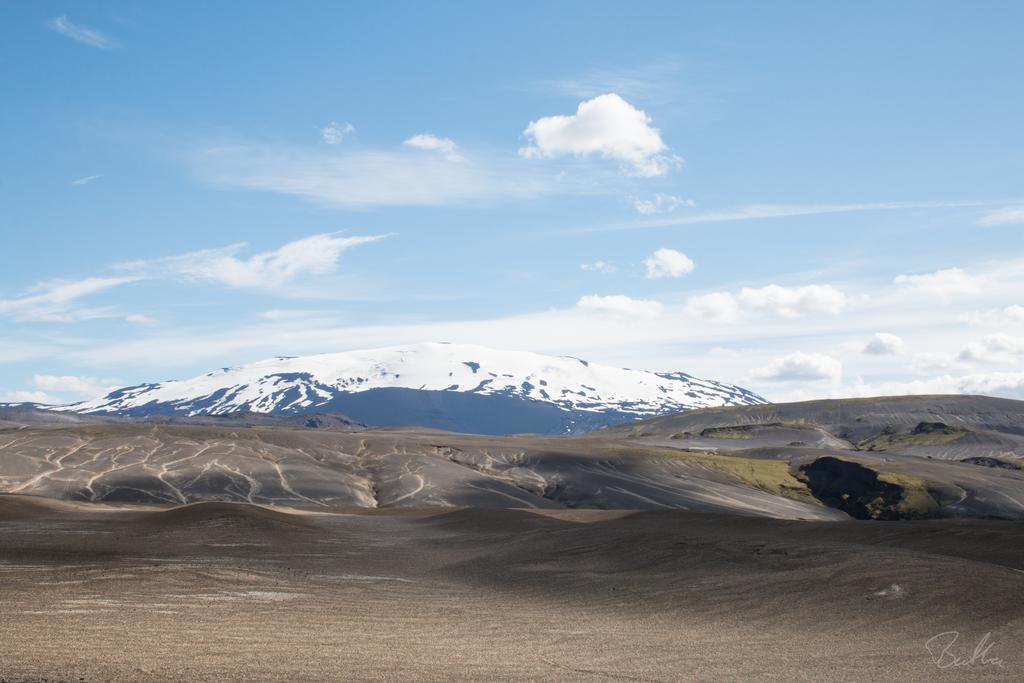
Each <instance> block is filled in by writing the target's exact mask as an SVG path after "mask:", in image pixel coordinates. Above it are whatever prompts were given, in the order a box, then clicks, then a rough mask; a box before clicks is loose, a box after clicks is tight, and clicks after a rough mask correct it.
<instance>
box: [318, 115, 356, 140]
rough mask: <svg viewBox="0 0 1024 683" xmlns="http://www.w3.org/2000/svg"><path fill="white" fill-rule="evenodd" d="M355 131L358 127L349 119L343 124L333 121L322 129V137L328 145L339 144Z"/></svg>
mask: <svg viewBox="0 0 1024 683" xmlns="http://www.w3.org/2000/svg"><path fill="white" fill-rule="evenodd" d="M354 132H356V127H355V126H353V125H352V124H351V123H349V122H348V121H346V122H345V123H342V124H338V123H335V122H334V121H331V122H330V123H328V124H327V125H326V126H324V127H323V128H321V129H320V139H321V140H323V141H324V143H326V144H328V145H337V144H339V143H340V142H341V141H342V140H344V139H345V137H346V136H347V135H350V134H351V133H354Z"/></svg>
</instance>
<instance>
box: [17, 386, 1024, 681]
mask: <svg viewBox="0 0 1024 683" xmlns="http://www.w3.org/2000/svg"><path fill="white" fill-rule="evenodd" d="M1022 416H1024V403H1021V402H1015V401H1006V400H999V399H989V398H979V397H948V396H940V397H914V398H892V399H876V400H867V401H822V402H812V403H803V404H789V405H769V406H749V407H736V408H730V409H708V410H700V411H691V412H688V413H684V414H680V415H676V416H670V417H661V418H656V419H653V420H646V421H642V422H636V423H632V424H630V425H626V426H622V427H618V428H614V429H607V430H600V431H597V432H593V433H590V434H586V435H581V436H575V437H550V436H530V435H519V436H509V437H497V436H475V435H468V434H453V433H448V432H440V431H432V430H425V429H368V428H366V427H364V426H363V425H360V424H358V423H356V422H354V421H351V420H347V419H345V418H344V417H342V416H337V415H300V416H289V417H282V418H276V417H268V416H266V415H256V414H245V413H236V414H231V415H226V416H219V417H210V416H198V417H194V418H187V417H154V418H151V419H147V420H139V419H126V418H116V417H103V418H101V417H87V416H80V415H74V414H66V413H61V414H56V415H55V414H53V413H50V412H48V411H39V410H31V409H9V410H6V411H4V412H3V413H2V414H0V681H8V680H10V681H41V680H47V681H107V680H115V681H139V680H145V681H150V680H152V681H193V680H239V681H264V680H322V681H337V680H367V681H369V680H421V681H433V680H436V681H442V680H443V681H447V680H484V679H487V680H494V679H499V680H523V681H536V680H581V681H583V680H586V681H591V680H627V681H628V680H642V681H679V680H751V679H757V680H787V681H788V680H866V679H882V680H906V681H936V680H938V681H942V680H950V681H956V680H964V679H965V678H968V677H969V678H970V679H972V680H974V679H977V680H998V681H1003V680H1007V681H1009V680H1013V681H1016V680H1020V679H1021V676H1022V674H1024V659H1022V655H1021V652H1022V650H1021V648H1020V647H1019V644H1020V643H1021V642H1022V639H1024V526H1022V525H1021V522H1020V520H1021V519H1022V518H1024V472H1022V470H1021V463H1022V462H1024V459H1022V457H1021V456H1022V455H1024V450H1022V449H1021V448H1020V444H1021V441H1022V438H1024V430H1022V425H1024V421H1022V419H1021V418H1022Z"/></svg>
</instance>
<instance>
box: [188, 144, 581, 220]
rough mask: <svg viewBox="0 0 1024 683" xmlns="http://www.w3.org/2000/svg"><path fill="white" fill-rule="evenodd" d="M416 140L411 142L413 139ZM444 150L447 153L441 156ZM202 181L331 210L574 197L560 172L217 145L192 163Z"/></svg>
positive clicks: (400, 154)
mask: <svg viewBox="0 0 1024 683" xmlns="http://www.w3.org/2000/svg"><path fill="white" fill-rule="evenodd" d="M410 139H412V138H410ZM442 151H443V150H442ZM188 162H189V163H190V165H191V166H192V168H193V170H194V171H195V172H196V173H197V174H198V175H199V177H200V178H202V179H203V180H205V181H207V182H209V183H212V184H214V185H218V186H221V187H225V188H236V189H248V190H259V191H265V192H276V193H279V194H287V195H294V196H298V197H302V198H305V199H309V200H313V201H316V202H321V203H324V204H329V205H334V206H342V207H352V208H367V207H372V206H443V205H449V204H459V203H470V202H476V201H488V200H501V201H508V200H510V199H523V198H531V197H537V196H541V195H545V194H551V193H556V192H566V191H573V188H574V187H575V186H574V185H573V184H572V182H571V181H562V180H559V179H558V178H557V174H555V173H550V174H549V173H537V172H536V170H534V169H529V168H525V167H523V166H522V165H520V164H514V163H510V162H509V161H508V160H507V159H493V158H486V159H483V160H478V159H476V158H473V157H470V156H468V155H466V154H463V155H460V157H459V159H458V160H455V159H452V158H449V157H448V156H447V155H445V154H443V153H442V154H423V153H422V146H411V145H408V146H405V148H404V149H399V150H394V149H389V150H352V151H342V150H333V149H331V150H328V149H323V148H318V149H309V148H302V147H284V146H278V145H261V144H244V145H237V144H236V145H215V146H210V147H206V148H204V149H201V150H199V151H197V152H195V153H193V154H191V155H189V157H188Z"/></svg>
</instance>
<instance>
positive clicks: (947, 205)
mask: <svg viewBox="0 0 1024 683" xmlns="http://www.w3.org/2000/svg"><path fill="white" fill-rule="evenodd" d="M998 203H1002V202H998ZM994 204H997V202H991V201H976V200H956V201H934V202H864V203H860V204H752V205H750V206H741V207H738V208H730V209H719V210H715V211H705V212H703V213H698V214H689V215H685V216H672V217H664V218H654V219H647V220H640V221H634V222H632V223H625V224H622V223H620V224H618V225H607V226H599V227H594V226H587V227H585V228H581V229H579V230H576V232H585V233H586V232H615V231H619V230H643V229H648V228H665V227H670V226H674V225H703V224H707V223H723V222H732V221H751V220H766V219H772V218H789V217H794V216H821V215H828V214H836V213H860V212H865V211H905V210H909V209H955V208H966V207H985V206H993V205H994Z"/></svg>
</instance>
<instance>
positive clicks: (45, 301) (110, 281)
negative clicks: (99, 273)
mask: <svg viewBox="0 0 1024 683" xmlns="http://www.w3.org/2000/svg"><path fill="white" fill-rule="evenodd" d="M137 280H139V278H138V277H88V278H84V279H81V280H51V281H48V282H42V283H40V284H38V285H36V286H35V287H33V288H32V289H30V290H29V291H28V292H27V293H26V294H25V295H23V296H20V297H16V298H13V299H0V316H7V317H10V318H13V319H15V320H21V321H45V322H74V321H77V320H89V319H94V318H109V317H115V316H114V315H113V314H112V313H111V312H110V311H109V310H108V309H95V308H93V309H77V308H75V303H76V302H77V300H78V299H81V298H83V297H86V296H89V295H92V294H97V293H99V292H102V291H104V290H108V289H111V288H113V287H117V286H120V285H123V284H127V283H129V282H135V281H137Z"/></svg>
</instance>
